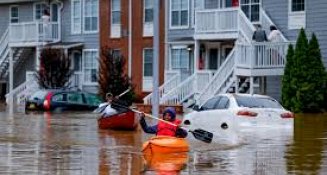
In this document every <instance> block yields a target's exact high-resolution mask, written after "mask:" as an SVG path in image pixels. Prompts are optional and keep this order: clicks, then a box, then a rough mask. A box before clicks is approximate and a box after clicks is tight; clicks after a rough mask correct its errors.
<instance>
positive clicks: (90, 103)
mask: <svg viewBox="0 0 327 175" xmlns="http://www.w3.org/2000/svg"><path fill="white" fill-rule="evenodd" d="M83 96H84V101H85V104H86V106H87V108H88V109H90V110H93V109H95V108H97V107H98V106H99V105H100V104H101V103H102V102H103V101H102V100H101V98H100V97H99V96H98V95H96V94H90V93H83Z"/></svg>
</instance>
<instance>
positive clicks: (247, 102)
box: [235, 96, 283, 109]
mask: <svg viewBox="0 0 327 175" xmlns="http://www.w3.org/2000/svg"><path fill="white" fill-rule="evenodd" d="M235 100H236V103H237V105H238V106H239V107H248V108H278V109H282V108H283V107H282V106H281V105H280V104H279V103H278V102H277V101H276V100H274V99H272V98H268V97H251V96H235Z"/></svg>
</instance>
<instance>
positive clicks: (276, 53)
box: [236, 42, 290, 69]
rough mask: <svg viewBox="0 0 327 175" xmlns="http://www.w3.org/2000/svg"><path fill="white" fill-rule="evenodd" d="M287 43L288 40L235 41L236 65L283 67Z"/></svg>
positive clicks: (254, 67)
mask: <svg viewBox="0 0 327 175" xmlns="http://www.w3.org/2000/svg"><path fill="white" fill-rule="evenodd" d="M289 44H290V43H289V42H281V43H271V42H262V43H252V44H242V43H237V44H236V47H237V67H240V68H252V69H256V68H278V67H279V68H283V67H284V66H285V63H286V54H287V48H288V45H289Z"/></svg>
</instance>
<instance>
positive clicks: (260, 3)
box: [239, 0, 263, 24]
mask: <svg viewBox="0 0 327 175" xmlns="http://www.w3.org/2000/svg"><path fill="white" fill-rule="evenodd" d="M262 1H263V0H259V2H258V3H257V2H256V3H254V2H252V1H251V0H249V3H246V4H242V3H241V2H242V1H241V0H239V6H240V8H241V9H242V6H248V7H249V8H250V14H249V17H248V19H249V20H250V21H251V13H252V6H253V5H259V20H258V21H251V23H253V24H259V23H260V21H261V18H262V17H261V13H260V9H261V7H262ZM244 14H245V13H244Z"/></svg>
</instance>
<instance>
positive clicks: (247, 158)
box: [0, 112, 327, 175]
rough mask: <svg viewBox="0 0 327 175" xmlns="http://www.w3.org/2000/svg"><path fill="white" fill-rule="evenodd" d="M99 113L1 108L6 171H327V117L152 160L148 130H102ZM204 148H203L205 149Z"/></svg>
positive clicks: (108, 174) (110, 174) (2, 169)
mask: <svg viewBox="0 0 327 175" xmlns="http://www.w3.org/2000/svg"><path fill="white" fill-rule="evenodd" d="M96 117H97V116H96V115H93V114H92V113H64V114H51V113H35V114H29V115H26V114H23V113H14V114H13V115H9V113H7V112H0V174H28V175H33V174H72V175H75V174H76V175H82V174H83V175H94V174H103V175H116V174H121V175H125V174H126V175H134V174H136V175H137V174H169V173H170V174H201V175H202V174H203V175H205V174H278V175H280V174H323V173H324V172H327V167H326V166H327V143H326V140H327V128H326V126H327V115H318V116H317V115H316V116H312V115H306V116H297V118H296V121H295V129H294V135H293V134H292V133H293V132H288V131H286V130H285V131H284V130H283V129H276V128H275V129H272V130H266V131H260V132H258V131H251V132H249V133H247V134H246V140H245V142H244V143H243V144H241V145H238V146H236V147H228V146H225V145H221V144H216V145H215V144H200V145H194V144H193V143H191V145H190V146H191V151H190V153H189V154H184V155H178V156H176V155H174V156H169V155H165V156H159V157H151V158H146V157H143V155H142V152H141V147H142V143H143V142H145V141H146V140H147V139H148V138H149V137H150V136H151V135H147V134H144V133H143V132H142V131H140V130H137V131H125V132H124V131H109V130H99V129H98V126H97V120H96ZM199 150H200V151H199Z"/></svg>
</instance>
